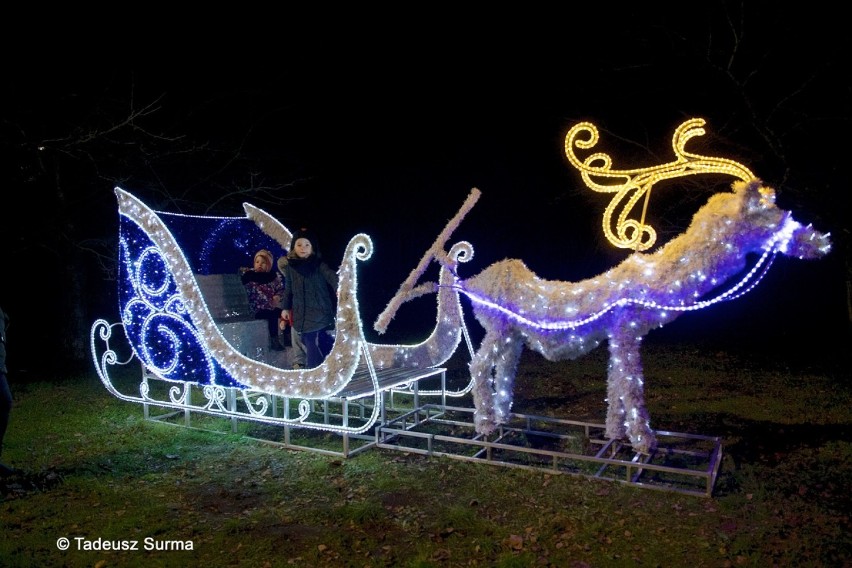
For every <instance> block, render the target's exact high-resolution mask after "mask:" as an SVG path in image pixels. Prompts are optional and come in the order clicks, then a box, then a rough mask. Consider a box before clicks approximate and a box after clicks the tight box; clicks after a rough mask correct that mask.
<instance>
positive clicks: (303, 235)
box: [290, 227, 320, 256]
mask: <svg viewBox="0 0 852 568" xmlns="http://www.w3.org/2000/svg"><path fill="white" fill-rule="evenodd" d="M299 239H307V240H308V241H309V242H310V243H311V247H312V248H313V253H314V254H315V255H316V256H320V251H319V243H318V242H317V238H316V235H315V234H314V232H313V231H311V230H309V229H306V228H305V227H302V228H301V229H299V230H298V231H296V232H295V233H293V238H292V239H291V240H290V252H291V253H292V252H293V251H294V250H295V248H296V241H298V240H299ZM293 254H295V253H293Z"/></svg>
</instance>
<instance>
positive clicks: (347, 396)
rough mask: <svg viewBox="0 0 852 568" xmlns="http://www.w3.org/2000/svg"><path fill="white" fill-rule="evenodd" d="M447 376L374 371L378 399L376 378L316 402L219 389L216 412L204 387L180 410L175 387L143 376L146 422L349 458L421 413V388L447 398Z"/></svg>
mask: <svg viewBox="0 0 852 568" xmlns="http://www.w3.org/2000/svg"><path fill="white" fill-rule="evenodd" d="M445 372H446V370H445V369H443V368H429V369H420V370H415V369H384V370H379V371H375V370H374V371H373V373H375V378H376V379H377V381H378V391H377V390H376V385H375V384H374V383H373V382H372V381H371V380H369V379H370V377H371V373H369V372H366V373H365V372H362V373H357V374H356V375H355V376H354V377H353V379H352V381H351V382H350V384H349V385H347V387H346V388H345V389H344V390H343V391H342V392H341V393H340V396H336V397H330V398H327V399H314V400H304V399H300V398H289V397H282V396H276V395H271V394H268V393H262V392H258V391H240V390H238V389H235V388H225V389H221V390H222V393H223V400H222V401H221V402H220V403H219V404H217V405H210V404H209V403H208V396H205V394H204V392H203V391H204V387H203V386H199V385H191V384H189V383H187V384H185V385H183V387H182V389H183V392H182V393H181V398H180V401H179V402H175V401H171V400H168V399H169V397H168V396H167V392H168V390H169V389H172V388H173V385H172V384H171V383H166V382H164V381H161V380H158V379H156V378H155V377H152V376H150V375H148V374H147V373H145V372H144V369H143V382H144V384H145V389H144V390H145V391H146V397H145V399H144V402H143V403H142V406H143V415H144V418H145V419H146V420H150V421H155V422H160V423H163V424H170V425H174V426H181V427H184V428H191V429H195V430H203V431H207V432H214V433H222V434H239V435H241V436H243V437H245V438H248V439H253V440H257V441H261V442H265V443H270V444H274V445H276V446H280V447H283V448H287V449H292V450H307V451H312V452H316V453H320V454H325V455H330V456H335V457H341V458H349V457H352V456H354V455H356V454H358V453H360V452H363V451H365V450H368V449H370V448H372V447H374V446H375V444H376V440H377V437H376V433H375V428H376V425H377V424H383V423H385V422H387V421H388V420H390V419H393V418H394V417H396V416H398V415H400V414H402V413H404V412H408V411H410V410H411V409H413V408H417V407H418V406H419V405H420V382H421V381H423V382H424V383H425V384H429V383H430V382H432V381H438V382H439V385H440V386H439V387H438V388H439V390H438V391H426V392H427V393H428V394H431V393H433V392H445V391H446V389H445V382H446V379H445ZM362 375H364V376H362ZM441 400H442V401H443V400H444V399H443V398H442V399H441ZM305 404H307V405H308V406H307V412H305V406H304V405H305ZM377 405H378V406H377ZM258 407H261V408H263V412H262V413H261V412H258V411H257V410H256V408H258ZM158 410H160V411H161V412H160V413H157V411H158ZM294 417H296V418H294Z"/></svg>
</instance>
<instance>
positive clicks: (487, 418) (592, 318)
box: [433, 119, 830, 454]
mask: <svg viewBox="0 0 852 568" xmlns="http://www.w3.org/2000/svg"><path fill="white" fill-rule="evenodd" d="M703 124H704V121H703V120H701V119H693V120H690V121H687V122H685V123H684V124H683V125H681V126H680V127H679V128H678V129H677V130H676V132H675V135H674V139H673V148H674V151H675V155H676V159H675V161H673V162H671V163H668V164H663V165H661V166H654V167H650V168H643V169H637V170H613V169H611V164H612V160H611V159H610V157H609V156H607V155H606V154H602V153H597V154H593V155H592V156H589V157H588V158H587V159H586V160H585V161H581V160H580V159H579V158H577V157H576V155H575V154H574V151H573V147H574V146H575V145H576V146H577V147H579V148H589V147H591V146H593V145H594V144H595V143H596V142H597V130H596V129H595V127H594V126H593V125H591V124H589V123H581V124H579V125H577V126H575V127H574V128H572V129H571V130H570V131H569V133H568V135H567V136H566V144H565V145H566V154H567V156H568V159H569V160H570V161H571V163H572V164H573V165H574V166H575V167H577V168H578V169H579V170H580V171H581V174H582V177H583V180H584V182H585V183H586V184H587V185H588V186H589V187H590V188H592V189H594V190H596V191H599V192H610V193H615V194H616V196H615V198H614V199H613V200H612V202H611V203H610V205H609V206H608V207H607V209H606V212H605V214H604V233H605V235H606V236H607V238H608V239H609V240H610V241H611V242H612V243H613V244H615V245H616V246H619V247H623V248H632V249H634V252H633V254H631V256H629V257H628V258H627V259H626V260H624V261H623V262H622V263H620V264H619V265H617V266H616V267H614V268H612V269H610V270H609V271H607V272H605V273H603V274H600V275H598V276H595V277H593V278H589V279H587V280H582V281H579V282H564V281H549V280H544V279H541V278H539V277H538V276H537V275H536V274H534V273H533V272H532V271H531V270H529V269H528V268H527V267H526V266H525V264H524V262H523V261H521V260H518V259H506V260H503V261H500V262H497V263H494V264H492V265H491V266H489V267H487V268H486V269H485V270H483V271H482V272H480V273H479V274H477V275H475V276H473V277H471V278H468V279H465V280H462V279H459V280H457V281H456V284H455V286H456V287H457V289H458V290H459V291H460V292H461V293H463V294H465V295H466V296H467V297H468V298H469V299H470V300H471V302H472V306H473V311H474V315H475V317H476V319H477V321H479V323H480V324H481V325H482V326H483V327H484V328H485V336H484V338H483V340H482V342H481V344H480V345H479V347H478V349H477V350H476V352H475V353H474V356H473V359H472V361H471V364H470V372H471V376H472V379H473V383H474V386H473V390H472V393H473V400H474V405H475V412H474V426H475V428H476V431H477V432H479V433H480V434H489V433H491V432H492V431H494V430H495V429H496V428H497V427H498V426H499V425H500V424H502V423H505V422H507V421H508V419H509V417H510V413H511V407H512V401H513V383H514V380H515V375H516V373H517V366H518V362H519V359H520V355H521V352H522V350H523V348H524V347H525V346H526V347H528V348H530V349H533V350H535V351H537V352H539V353H541V354H542V355H543V356H544V357H545V358H547V359H548V360H551V361H558V360H565V359H575V358H578V357H580V356H582V355H584V354H586V353H588V352H590V351H591V350H593V349H595V348H596V347H598V346H599V345H600V344H601V343H602V342H603V341H607V343H608V348H609V368H608V376H607V401H608V410H607V417H606V435H607V437H608V438H610V439H627V440H629V442H630V444H631V445H632V447H633V449H634V450H635V451H637V452H639V453H645V454H647V453H650V452H651V451H653V449H654V448H655V447H656V437H655V434H654V431H653V429H652V428H651V425H650V417H649V415H648V411H647V409H646V407H645V400H644V384H643V373H642V362H641V357H640V346H641V342H642V339H643V338H644V337H645V336H646V335H647V334H648V332H649V331H650V330H652V329H654V328H658V327H661V326H663V325H665V324H667V323H669V322H671V321H673V320H674V319H676V318H677V317H679V316H680V315H681V314H682V313H684V312H686V311H692V310H697V309H701V308H704V307H707V306H710V305H712V304H714V303H715V302H718V301H721V300H730V299H733V298H736V297H739V296H741V295H742V294H744V293H745V292H747V291H748V290H750V289H751V288H752V287H754V285H756V284H757V282H758V281H759V280H760V277H761V276H762V275H763V274H765V271H766V270H767V269H768V268H769V266H770V265H771V263H772V260H773V258H774V257H775V255H777V254H779V253H780V254H783V255H786V256H790V257H795V258H808V259H815V258H819V257H822V256H823V255H825V254H826V253H827V252H828V251H829V249H830V242H829V236H828V235H827V234H823V233H820V232H818V231H816V230H814V229H813V228H812V227H811V226H803V225H801V224H800V223H798V222H796V221H795V220H794V219H793V217H792V215H791V214H790V212H788V211H784V210H782V209H780V208H778V207H777V206H776V205H775V192H774V190H772V189H771V188H769V187H766V186H764V185H763V183H762V182H761V181H760V180H758V179H756V178H755V177H754V175H753V174H752V173H751V172H750V171H749V170H748V169H747V168H745V167H744V166H742V165H741V164H738V163H737V162H734V161H732V160H727V159H722V158H713V157H707V156H700V155H697V154H692V153H689V152H687V151H686V150H685V144H686V142H687V141H688V140H689V139H690V138H692V137H694V136H696V135H701V134H703V133H704V130H703V129H702V128H701V126H702V125H703ZM583 133H587V134H589V135H590V136H589V137H588V138H582V137H581V135H582V134H583ZM701 173H716V174H718V173H722V174H727V175H731V176H733V177H736V178H738V179H737V181H735V182H734V183H733V186H732V187H733V191H732V192H726V193H719V194H716V195H713V196H712V197H711V198H710V199H709V200H708V202H707V203H706V204H705V205H704V206H703V207H701V209H700V210H699V211H698V212H697V213H696V214H695V215H694V217H693V219H692V221H691V223H690V225H689V227H688V229H687V230H686V232H684V233H683V234H681V235H680V236H678V237H676V238H674V239H673V240H671V241H670V242H668V243H667V244H665V245H664V246H662V247H661V248H659V249H658V250H656V251H655V252H650V253H646V252H641V251H644V250H647V249H648V248H650V247H651V246H652V245H653V243H654V240H655V235H656V233H655V231H654V230H653V228H652V227H649V226H647V225H645V224H644V212H645V211H646V210H647V202H648V198H649V196H650V190H651V188H652V186H653V185H654V184H655V183H657V182H659V181H661V180H665V179H672V178H676V177H681V176H688V175H694V174H701ZM596 180H598V181H596ZM600 180H603V181H604V182H605V181H607V180H609V181H612V180H616V181H620V183H614V184H606V183H603V182H602V181H600ZM643 195H644V196H645V207H644V209H643V213H642V216H641V218H640V219H639V220H636V219H630V218H628V215H629V213H630V212H631V211H632V209H633V207H634V205H636V204H637V202H638V200H639V199H640V198H641V196H643ZM624 199H627V203H626V205H625V207H624V208H623V210H622V212H621V213H620V214H619V215H618V217H617V219H616V221H615V227H614V228H613V226H612V225H613V221H612V218H613V213H614V211H615V209H616V207H617V206H618V204H619V203H621V202H622V201H623V200H624ZM755 253H756V254H758V255H760V256H759V259H758V261H757V264H756V265H755V266H754V267H753V268H752V269H751V270H749V271H747V273H746V274H745V276H744V277H743V278H742V280H740V281H739V282H738V283H736V284H735V285H732V286H731V285H728V286H727V287H726V291H724V292H719V290H720V289H722V287H723V285H725V284H726V283H728V281H729V280H731V279H732V278H734V277H735V276H737V275H738V274H741V273H742V272H743V271H744V270H745V268H746V257H747V255H749V254H755ZM433 257H434V258H435V259H436V260H437V261H438V262H439V263H442V264H443V263H444V261H443V255H442V254H441V253H440V252H435V254H434V255H433ZM714 293H715V294H716V296H715V297H710V296H711V295H712V294H714Z"/></svg>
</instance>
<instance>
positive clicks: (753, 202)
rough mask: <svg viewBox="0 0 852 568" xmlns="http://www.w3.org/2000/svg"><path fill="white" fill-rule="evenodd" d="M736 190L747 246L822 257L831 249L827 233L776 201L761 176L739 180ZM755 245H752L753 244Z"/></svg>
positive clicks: (809, 257)
mask: <svg viewBox="0 0 852 568" xmlns="http://www.w3.org/2000/svg"><path fill="white" fill-rule="evenodd" d="M733 188H734V193H735V194H737V195H738V196H739V197H741V207H742V209H741V211H740V219H741V220H742V222H744V225H741V234H740V236H741V237H742V238H744V239H745V240H746V241H747V242H745V243H742V244H744V245H746V246H745V248H747V249H752V250H756V249H758V248H760V249H763V250H776V251H778V252H780V253H782V254H785V255H787V256H790V257H795V258H807V259H814V258H820V257H822V256H824V255H825V254H827V253H828V251H829V250H831V241H830V240H829V235H828V234H827V233H821V232H819V231H817V230H815V229H814V228H813V227H812V226H811V225H807V226H805V225H802V224H801V223H799V222H798V221H796V220H794V219H793V214H792V213H791V212H789V211H785V210H783V209H781V208H779V207H778V206H777V205H775V190H774V189H772V188H771V187H767V186H764V185H763V184H762V183H761V182H760V180H757V179H755V180H752V181H750V182H744V181H737V182H735V183H734V185H733ZM749 245H751V246H749Z"/></svg>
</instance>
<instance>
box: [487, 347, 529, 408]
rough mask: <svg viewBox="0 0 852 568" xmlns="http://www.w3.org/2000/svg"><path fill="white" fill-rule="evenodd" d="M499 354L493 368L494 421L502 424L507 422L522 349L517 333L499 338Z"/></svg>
mask: <svg viewBox="0 0 852 568" xmlns="http://www.w3.org/2000/svg"><path fill="white" fill-rule="evenodd" d="M501 341H502V345H501V347H500V354H499V357H498V358H497V361H496V366H495V368H494V399H495V400H494V420H495V421H496V423H497V424H503V423H505V422H507V421H508V420H509V415H510V414H511V412H512V401H513V400H514V396H515V393H514V386H515V385H514V383H515V375H516V374H517V372H518V362H519V361H520V359H521V351H522V350H523V348H524V342H523V339H521V336H520V335H519V334H517V333H506V334H504V335H503V336H502V338H501Z"/></svg>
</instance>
